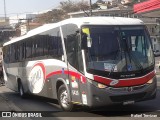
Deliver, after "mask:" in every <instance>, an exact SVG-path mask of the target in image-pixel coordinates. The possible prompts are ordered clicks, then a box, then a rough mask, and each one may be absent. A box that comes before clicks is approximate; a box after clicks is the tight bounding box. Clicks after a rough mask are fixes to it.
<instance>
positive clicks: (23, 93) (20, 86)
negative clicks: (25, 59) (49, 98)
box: [19, 82, 26, 98]
mask: <svg viewBox="0 0 160 120" xmlns="http://www.w3.org/2000/svg"><path fill="white" fill-rule="evenodd" d="M19 95H20V96H21V98H25V97H26V94H25V92H24V89H23V85H22V83H21V82H19Z"/></svg>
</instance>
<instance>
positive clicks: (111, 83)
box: [110, 80, 119, 86]
mask: <svg viewBox="0 0 160 120" xmlns="http://www.w3.org/2000/svg"><path fill="white" fill-rule="evenodd" d="M118 83H119V81H118V80H113V81H111V82H110V85H111V86H114V85H117V84H118Z"/></svg>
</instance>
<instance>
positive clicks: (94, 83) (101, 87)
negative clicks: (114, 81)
mask: <svg viewBox="0 0 160 120" xmlns="http://www.w3.org/2000/svg"><path fill="white" fill-rule="evenodd" d="M88 81H89V83H91V84H93V85H94V86H95V87H97V88H100V89H104V88H106V87H107V86H106V85H104V84H101V83H98V82H95V81H94V80H89V79H88Z"/></svg>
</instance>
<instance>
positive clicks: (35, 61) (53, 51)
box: [3, 17, 157, 111]
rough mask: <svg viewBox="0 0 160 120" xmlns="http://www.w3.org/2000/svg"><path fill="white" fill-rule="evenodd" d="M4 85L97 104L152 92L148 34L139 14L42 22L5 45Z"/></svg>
mask: <svg viewBox="0 0 160 120" xmlns="http://www.w3.org/2000/svg"><path fill="white" fill-rule="evenodd" d="M3 55H4V56H3V69H4V80H5V83H6V86H7V87H8V88H10V89H12V90H14V91H19V93H20V95H21V97H24V96H25V95H26V94H35V95H39V96H44V97H48V98H53V99H57V100H58V101H59V104H60V106H61V107H62V109H63V110H66V111H71V110H73V109H74V108H75V104H79V105H82V106H89V107H99V106H105V105H109V104H114V103H120V104H124V105H125V104H131V103H134V102H138V101H144V100H149V99H153V98H155V97H156V81H157V80H156V75H155V71H154V66H155V60H154V55H153V51H152V47H151V40H150V36H149V34H148V32H147V29H146V27H145V25H144V23H143V22H142V21H141V20H139V19H132V18H120V17H84V18H70V19H67V20H64V21H61V22H58V23H54V24H46V25H44V26H41V27H39V28H36V29H34V30H31V31H30V32H28V33H27V34H26V35H24V36H21V37H18V38H15V39H13V40H10V41H9V42H6V43H5V44H4V45H3Z"/></svg>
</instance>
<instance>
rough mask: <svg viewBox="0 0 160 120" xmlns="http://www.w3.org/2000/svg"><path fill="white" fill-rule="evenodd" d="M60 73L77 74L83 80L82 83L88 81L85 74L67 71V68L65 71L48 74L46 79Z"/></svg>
mask: <svg viewBox="0 0 160 120" xmlns="http://www.w3.org/2000/svg"><path fill="white" fill-rule="evenodd" d="M58 74H66V75H70V76H75V77H76V78H77V79H78V80H81V82H82V83H86V78H85V77H84V76H83V75H81V74H79V73H77V72H73V71H67V70H65V71H64V72H63V71H62V70H60V71H55V72H51V73H49V74H48V75H47V76H46V79H47V78H49V77H51V76H54V75H58ZM81 77H82V78H81Z"/></svg>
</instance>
